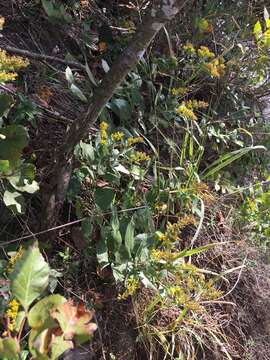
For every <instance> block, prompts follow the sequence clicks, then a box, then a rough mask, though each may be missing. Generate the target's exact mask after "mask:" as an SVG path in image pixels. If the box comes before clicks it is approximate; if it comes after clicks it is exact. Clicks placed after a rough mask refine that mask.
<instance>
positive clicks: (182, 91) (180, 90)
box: [171, 87, 188, 96]
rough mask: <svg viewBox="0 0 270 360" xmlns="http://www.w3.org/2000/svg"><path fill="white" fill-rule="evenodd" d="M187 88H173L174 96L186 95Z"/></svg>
mask: <svg viewBox="0 0 270 360" xmlns="http://www.w3.org/2000/svg"><path fill="white" fill-rule="evenodd" d="M187 90H188V89H187V88H185V87H179V88H172V90H171V93H172V94H173V95H174V96H184V95H185V94H186V93H187Z"/></svg>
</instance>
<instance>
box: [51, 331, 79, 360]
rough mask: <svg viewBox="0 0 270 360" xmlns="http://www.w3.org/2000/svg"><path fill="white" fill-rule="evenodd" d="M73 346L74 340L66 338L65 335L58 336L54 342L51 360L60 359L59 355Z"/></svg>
mask: <svg viewBox="0 0 270 360" xmlns="http://www.w3.org/2000/svg"><path fill="white" fill-rule="evenodd" d="M72 348H73V343H72V341H68V340H65V338H64V335H62V336H56V337H55V339H54V340H53V342H52V347H51V356H50V360H56V359H59V357H60V356H61V355H62V354H63V353H64V352H65V351H67V350H69V349H72Z"/></svg>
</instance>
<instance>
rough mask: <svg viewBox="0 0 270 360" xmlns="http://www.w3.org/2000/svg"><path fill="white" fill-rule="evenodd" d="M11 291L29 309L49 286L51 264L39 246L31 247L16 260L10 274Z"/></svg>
mask: <svg viewBox="0 0 270 360" xmlns="http://www.w3.org/2000/svg"><path fill="white" fill-rule="evenodd" d="M10 280H11V292H12V294H13V295H14V296H15V297H16V298H17V299H18V300H19V302H20V303H21V305H22V306H23V308H24V309H25V310H26V311H27V310H28V308H29V306H30V305H31V304H32V302H33V301H34V300H36V299H37V298H38V297H39V296H40V295H41V293H42V292H43V291H44V290H45V288H46V287H47V286H48V281H49V266H48V264H47V263H46V261H45V260H44V258H43V256H42V255H41V253H40V251H39V249H38V247H36V246H34V247H30V248H29V249H28V250H27V251H25V252H24V254H23V256H22V257H21V259H20V260H18V261H17V262H16V265H15V267H14V270H13V272H12V273H11V275H10Z"/></svg>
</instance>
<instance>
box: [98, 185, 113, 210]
mask: <svg viewBox="0 0 270 360" xmlns="http://www.w3.org/2000/svg"><path fill="white" fill-rule="evenodd" d="M114 196H115V193H114V190H113V189H112V188H98V189H97V190H96V191H95V194H94V200H95V203H96V205H98V206H99V207H100V209H101V210H103V211H105V210H107V209H108V208H109V207H110V205H111V203H112V202H113V199H114Z"/></svg>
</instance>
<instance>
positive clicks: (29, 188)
mask: <svg viewBox="0 0 270 360" xmlns="http://www.w3.org/2000/svg"><path fill="white" fill-rule="evenodd" d="M8 181H9V182H10V184H11V185H12V186H13V187H14V188H15V189H16V190H18V191H21V192H27V193H29V194H33V193H35V192H36V191H38V190H39V185H38V183H37V182H36V181H35V180H34V181H32V182H31V183H30V182H29V181H28V180H27V179H25V180H24V181H23V184H21V177H20V176H10V177H9V178H8Z"/></svg>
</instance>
